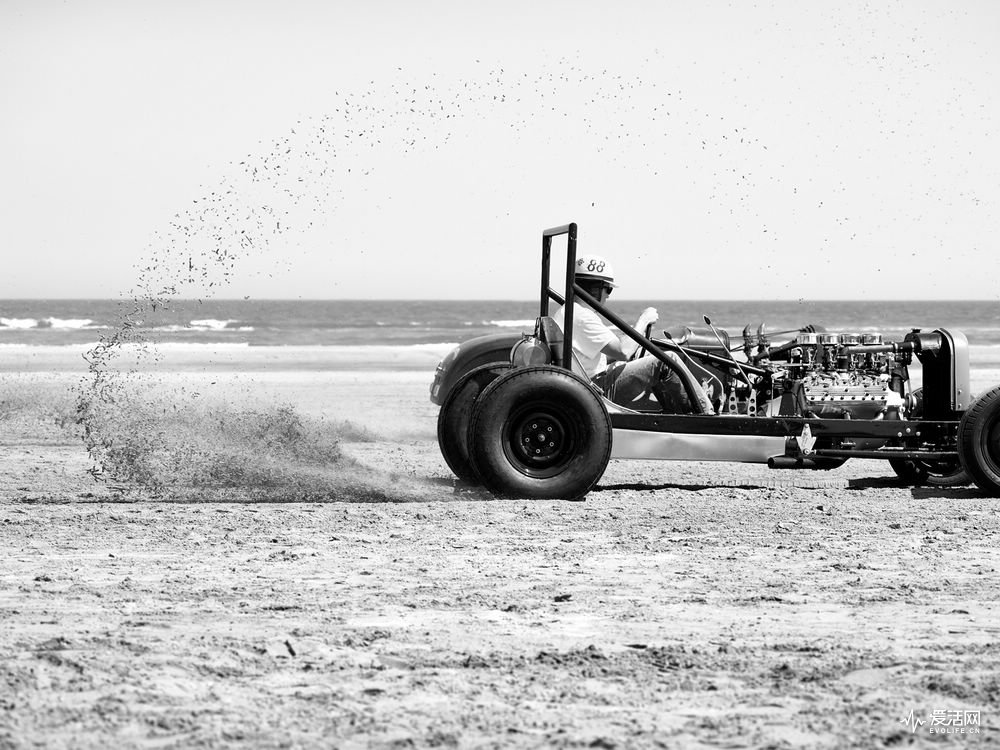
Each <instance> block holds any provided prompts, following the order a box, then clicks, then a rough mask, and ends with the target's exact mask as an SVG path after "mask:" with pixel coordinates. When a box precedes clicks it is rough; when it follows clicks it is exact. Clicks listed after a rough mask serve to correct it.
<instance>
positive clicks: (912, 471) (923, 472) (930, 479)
mask: <svg viewBox="0 0 1000 750" xmlns="http://www.w3.org/2000/svg"><path fill="white" fill-rule="evenodd" d="M889 466H891V467H892V470H893V471H894V472H896V476H898V477H899V478H900V479H901V480H902V481H903V484H907V485H912V486H915V487H922V486H924V485H930V486H932V487H961V486H962V485H965V484H970V483H971V482H972V477H971V476H969V472H967V471H966V470H965V468H964V467H963V466H962V463H961V461H959V460H958V459H938V460H933V461H924V460H920V459H909V458H890V459H889Z"/></svg>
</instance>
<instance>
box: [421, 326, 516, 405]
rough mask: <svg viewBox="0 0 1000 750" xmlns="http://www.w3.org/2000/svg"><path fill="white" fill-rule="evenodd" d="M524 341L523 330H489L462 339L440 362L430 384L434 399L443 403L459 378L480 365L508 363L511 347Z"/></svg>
mask: <svg viewBox="0 0 1000 750" xmlns="http://www.w3.org/2000/svg"><path fill="white" fill-rule="evenodd" d="M520 340H521V334H520V333H490V334H487V335H485V336H477V337H476V338H474V339H469V340H468V341H463V342H462V343H461V344H459V345H458V346H456V347H455V348H454V349H452V350H451V351H450V352H448V353H447V354H446V355H445V357H444V359H442V360H441V362H440V364H438V366H437V369H436V370H435V371H434V382H433V383H431V401H432V402H433V403H435V404H437V405H438V406H440V405H441V404H442V403H443V402H444V400H445V398H446V397H447V396H448V391H450V390H451V389H452V388H453V387H454V385H455V383H457V382H458V379H459V378H461V377H462V376H463V375H464V374H465V373H467V372H469V371H470V370H473V369H475V368H476V367H479V366H481V365H488V364H492V363H493V362H509V361H510V350H511V349H513V348H514V344H516V343H517V342H518V341H520Z"/></svg>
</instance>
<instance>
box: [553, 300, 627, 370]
mask: <svg viewBox="0 0 1000 750" xmlns="http://www.w3.org/2000/svg"><path fill="white" fill-rule="evenodd" d="M552 319H553V320H554V321H555V322H556V325H558V326H559V330H565V328H564V327H563V308H562V307H561V306H560V307H558V308H557V309H556V310H555V311H554V312H553V313H552ZM615 341H618V336H617V335H616V334H615V332H614V331H613V330H611V329H610V328H608V326H606V325H605V324H604V323H603V322H602V321H601V318H600V316H599V315H598V314H597V313H595V312H594V311H593V310H591V309H590V308H589V307H586V306H584V305H581V304H580V303H579V302H574V303H573V353H574V354H575V355H576V358H577V359H578V360H579V361H580V364H581V365H582V366H583V369H584V371H585V372H586V373H587V377H588V378H592V377H594V376H595V375H596V374H597V373H599V372H602V371H603V370H605V369H606V368H607V366H608V358H607V357H605V356H604V354H602V353H601V349H603V348H604V347H606V346H607V345H608V344H611V343H614V342H615Z"/></svg>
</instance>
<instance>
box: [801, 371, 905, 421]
mask: <svg viewBox="0 0 1000 750" xmlns="http://www.w3.org/2000/svg"><path fill="white" fill-rule="evenodd" d="M802 385H803V393H804V395H805V401H806V406H807V407H808V408H809V410H810V411H813V412H815V413H816V414H817V416H826V417H847V418H851V419H878V418H879V416H880V415H884V414H885V412H886V410H887V409H888V408H889V407H890V406H896V407H898V406H899V405H900V404H901V403H902V399H901V398H900V396H899V394H897V393H895V392H894V391H892V390H891V389H890V388H889V377H888V376H887V375H870V374H860V375H859V374H856V373H812V374H810V375H808V376H807V377H806V378H805V379H804V380H803V383H802Z"/></svg>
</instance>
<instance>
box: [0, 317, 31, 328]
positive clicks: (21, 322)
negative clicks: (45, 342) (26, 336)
mask: <svg viewBox="0 0 1000 750" xmlns="http://www.w3.org/2000/svg"><path fill="white" fill-rule="evenodd" d="M0 327H3V328H18V329H22V330H24V329H28V328H38V321H37V320H36V319H35V318H0Z"/></svg>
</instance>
